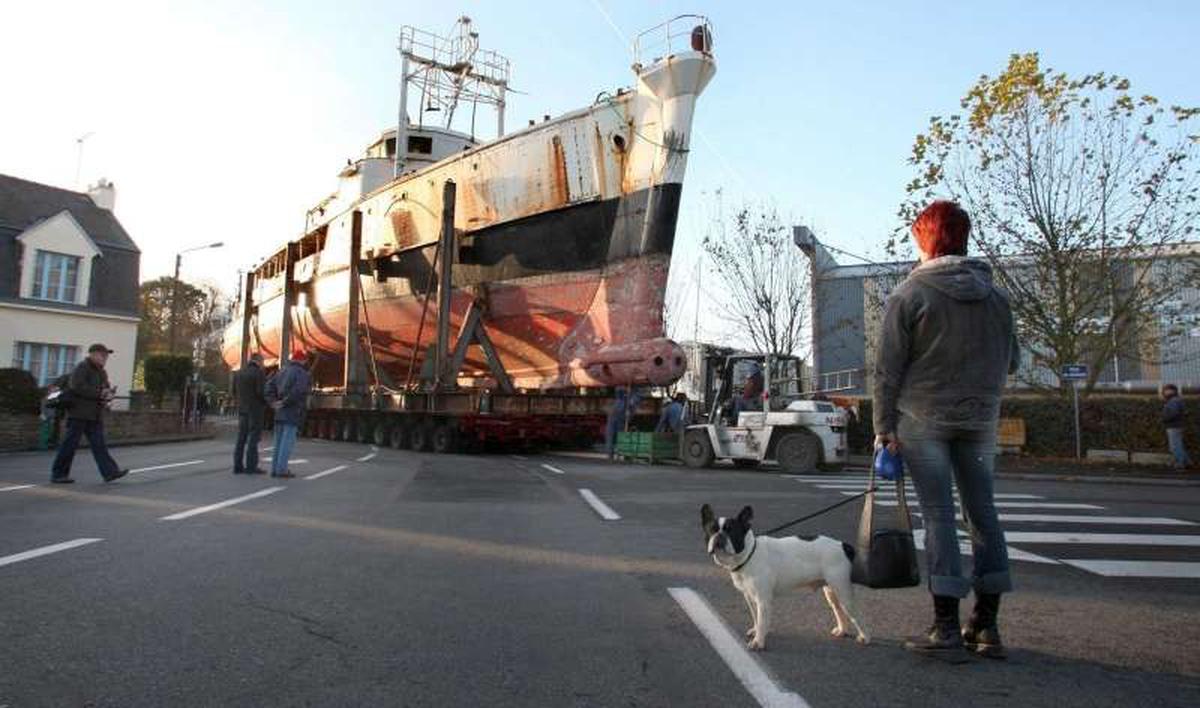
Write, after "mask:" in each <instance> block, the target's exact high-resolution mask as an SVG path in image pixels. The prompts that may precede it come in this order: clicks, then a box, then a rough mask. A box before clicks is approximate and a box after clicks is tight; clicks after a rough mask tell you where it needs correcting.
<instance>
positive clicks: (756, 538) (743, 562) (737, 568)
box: [711, 536, 758, 573]
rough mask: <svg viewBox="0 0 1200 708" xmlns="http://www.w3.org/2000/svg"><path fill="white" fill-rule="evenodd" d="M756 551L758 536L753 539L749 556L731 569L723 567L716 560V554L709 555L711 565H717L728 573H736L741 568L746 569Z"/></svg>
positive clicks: (723, 565)
mask: <svg viewBox="0 0 1200 708" xmlns="http://www.w3.org/2000/svg"><path fill="white" fill-rule="evenodd" d="M757 550H758V536H755V537H754V545H753V546H751V547H750V555H748V556H746V560H744V561H742V562H741V563H738V564H737V565H735V566H734V567H732V568H730V567H729V566H727V565H725V564H724V563H722V562H721V561H719V560H717V556H716V553H713V554H711V555H712V559H713V563H716V564H717V565H719V566H721V567H722V568H724V569H725V570H728V571H729V572H730V573H736V572H738V571H739V570H741V569H742V568H745V567H746V564H747V563H749V562H750V559H751V558H753V557H754V552H755V551H757Z"/></svg>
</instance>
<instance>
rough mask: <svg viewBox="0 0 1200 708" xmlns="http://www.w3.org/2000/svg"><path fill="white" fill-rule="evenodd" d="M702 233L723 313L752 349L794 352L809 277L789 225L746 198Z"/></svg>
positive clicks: (799, 336) (806, 304)
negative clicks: (720, 290)
mask: <svg viewBox="0 0 1200 708" xmlns="http://www.w3.org/2000/svg"><path fill="white" fill-rule="evenodd" d="M716 226H717V228H716V229H714V232H713V233H711V234H710V235H709V236H707V237H705V239H704V251H705V253H707V254H708V257H709V261H710V264H711V271H712V272H713V274H714V275H715V276H716V279H717V281H718V282H719V283H720V285H721V286H723V288H722V292H721V293H720V295H719V296H718V297H717V298H715V299H716V300H717V301H718V303H719V304H718V307H720V309H721V312H722V315H723V316H724V317H725V319H727V320H728V321H729V322H730V323H731V324H732V325H733V326H734V329H735V331H736V334H738V335H739V336H741V337H744V338H745V340H748V343H749V344H751V345H752V346H753V348H754V349H755V350H756V351H759V352H763V353H772V354H796V353H798V352H799V351H800V349H801V347H802V345H803V344H804V333H805V330H806V329H807V326H808V313H809V301H810V297H811V294H812V293H811V283H810V282H809V273H808V267H807V263H806V262H805V260H804V256H803V254H802V253H801V252H800V249H798V248H796V246H795V245H794V244H793V243H792V238H791V228H790V227H788V226H786V225H785V224H784V222H783V220H782V219H781V218H780V216H779V214H778V212H777V211H776V210H775V209H773V208H770V207H765V206H761V205H751V204H747V205H744V206H743V207H742V208H740V209H739V210H738V211H737V212H736V213H734V214H733V216H732V217H731V218H730V219H729V223H728V224H726V223H725V222H724V221H723V220H722V221H720V222H719V223H718V224H717V225H716Z"/></svg>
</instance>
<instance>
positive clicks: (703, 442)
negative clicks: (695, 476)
mask: <svg viewBox="0 0 1200 708" xmlns="http://www.w3.org/2000/svg"><path fill="white" fill-rule="evenodd" d="M713 459H714V455H713V449H712V441H710V440H709V439H708V432H707V431H705V430H691V431H688V433H687V435H684V436H683V463H684V464H685V465H687V466H688V467H692V468H695V469H699V468H702V467H708V466H710V465H712V463H713Z"/></svg>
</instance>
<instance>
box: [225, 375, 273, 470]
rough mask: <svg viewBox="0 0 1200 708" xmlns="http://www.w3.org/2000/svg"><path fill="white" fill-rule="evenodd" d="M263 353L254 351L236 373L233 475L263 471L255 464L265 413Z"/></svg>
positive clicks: (265, 396) (265, 395)
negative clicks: (236, 416)
mask: <svg viewBox="0 0 1200 708" xmlns="http://www.w3.org/2000/svg"><path fill="white" fill-rule="evenodd" d="M262 361H263V358H262V354H259V353H258V352H255V353H254V354H251V355H250V361H248V362H246V365H245V366H243V367H242V369H241V371H239V372H237V375H236V377H235V378H234V391H235V392H236V393H237V397H238V435H237V444H236V445H234V447H233V473H234V474H262V473H263V470H261V469H259V467H258V441H259V440H260V439H261V438H262V429H263V420H264V419H265V418H266V416H267V394H266V374H264V372H263V367H262Z"/></svg>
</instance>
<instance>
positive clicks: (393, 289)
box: [368, 184, 682, 296]
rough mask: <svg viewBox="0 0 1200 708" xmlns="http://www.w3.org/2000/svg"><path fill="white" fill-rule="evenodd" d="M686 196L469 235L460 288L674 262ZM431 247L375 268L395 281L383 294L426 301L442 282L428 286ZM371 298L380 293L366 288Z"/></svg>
mask: <svg viewBox="0 0 1200 708" xmlns="http://www.w3.org/2000/svg"><path fill="white" fill-rule="evenodd" d="M681 190H682V187H681V185H679V184H665V185H660V186H658V187H653V188H650V189H643V190H638V191H636V192H632V193H630V194H626V195H623V196H621V197H617V198H613V199H604V200H597V201H591V202H583V203H580V204H575V205H572V206H569V207H565V208H563V209H557V210H555V211H551V212H544V213H541V214H535V215H533V216H528V217H525V218H523V219H518V220H516V221H511V222H508V223H505V224H501V225H498V226H492V227H489V228H486V229H481V230H479V231H473V232H470V233H468V234H466V235H465V236H463V238H462V240H461V242H460V243H461V245H460V246H459V249H458V254H457V259H456V262H455V265H454V273H453V277H454V286H455V287H456V288H464V287H470V286H473V285H480V284H485V283H496V282H500V281H505V280H515V279H518V278H526V277H531V276H537V275H550V274H555V273H570V272H575V271H587V270H594V269H596V268H600V267H602V266H604V265H605V264H606V263H611V262H614V261H619V260H624V259H626V258H634V257H638V256H648V255H666V256H670V254H671V250H672V248H673V247H674V244H675V226H676V223H677V221H678V218H679V199H680V194H681ZM432 246H433V244H430V247H428V248H424V249H420V250H416V251H407V252H405V253H403V254H400V255H398V256H393V257H391V258H389V259H386V260H380V261H376V262H374V263H373V266H374V269H375V273H376V276H377V279H379V280H381V281H382V280H384V279H385V278H386V279H387V280H388V281H389V282H388V283H387V284H386V285H384V286H383V287H381V288H378V289H379V290H385V291H387V295H392V296H395V295H405V294H408V293H412V292H416V293H423V292H425V289H426V287H427V285H428V284H429V283H431V282H433V284H434V287H436V278H432V279H431V278H430V271H431V264H430V261H431V259H432V254H433V248H432ZM393 279H399V281H401V282H397V281H396V280H393ZM405 286H407V287H405ZM371 290H375V288H370V286H368V292H370V291H371ZM373 294H374V293H372V295H373ZM383 294H384V293H382V292H381V293H380V295H383Z"/></svg>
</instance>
